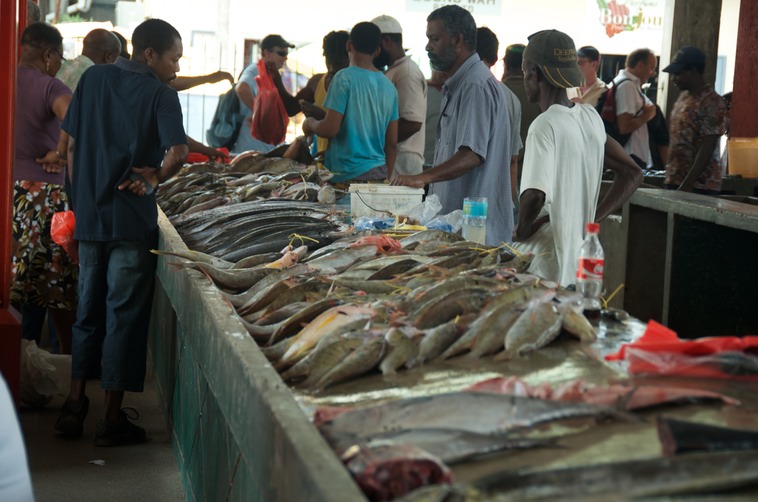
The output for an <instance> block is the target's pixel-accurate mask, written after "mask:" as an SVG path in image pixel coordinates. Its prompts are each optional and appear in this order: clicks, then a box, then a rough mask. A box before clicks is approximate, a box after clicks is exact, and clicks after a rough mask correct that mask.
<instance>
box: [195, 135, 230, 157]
mask: <svg viewBox="0 0 758 502" xmlns="http://www.w3.org/2000/svg"><path fill="white" fill-rule="evenodd" d="M187 142H188V143H189V151H190V152H195V153H200V154H202V155H205V156H206V157H208V158H209V159H217V158H219V157H222V158H224V159H227V158H228V156H227V155H225V154H224V153H223V152H220V151H219V150H216V149H215V148H211V147H209V146H206V145H204V144H202V143H200V142H199V141H197V140H195V139H192V138H190V137H189V136H187Z"/></svg>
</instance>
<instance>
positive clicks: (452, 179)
mask: <svg viewBox="0 0 758 502" xmlns="http://www.w3.org/2000/svg"><path fill="white" fill-rule="evenodd" d="M426 20H427V27H426V38H427V39H428V40H429V43H428V44H427V45H426V51H427V53H428V54H429V61H430V62H431V64H432V68H433V69H434V70H438V71H442V72H446V73H447V75H448V76H447V80H445V83H444V84H443V86H442V91H443V94H442V104H441V106H440V112H441V115H440V121H439V124H438V125H437V134H436V141H437V144H436V147H435V153H434V167H432V168H429V169H427V170H425V171H424V172H423V173H421V174H417V175H413V176H397V177H395V178H394V179H393V180H392V183H393V184H395V185H405V186H410V187H415V188H421V187H423V186H424V185H426V184H431V185H430V187H429V193H430V194H437V196H438V197H439V198H440V202H441V203H442V213H443V214H447V213H450V212H451V211H454V210H456V209H462V208H463V199H464V198H465V197H486V198H487V236H486V241H485V242H486V244H488V245H491V246H499V245H501V243H503V242H510V241H511V239H512V237H513V204H512V203H511V197H510V194H511V179H510V171H509V168H508V166H509V164H510V159H511V145H510V136H511V129H510V119H509V115H508V105H507V102H506V98H505V93H504V91H503V88H502V86H501V84H500V82H498V80H497V79H496V78H495V76H494V75H493V74H492V72H490V70H489V68H487V66H486V65H485V64H484V63H483V62H482V60H481V58H480V57H479V55H478V54H477V52H476V22H475V21H474V18H473V16H472V15H471V13H470V12H469V11H467V10H466V9H464V8H462V7H459V6H457V5H446V6H444V7H440V8H439V9H437V10H434V11H433V12H432V13H431V14H429V17H427V18H426Z"/></svg>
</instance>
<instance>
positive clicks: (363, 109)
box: [303, 22, 398, 182]
mask: <svg viewBox="0 0 758 502" xmlns="http://www.w3.org/2000/svg"><path fill="white" fill-rule="evenodd" d="M381 36H382V35H381V32H380V31H379V27H378V26H376V25H375V24H373V23H366V22H364V23H358V24H356V25H355V26H354V27H353V29H352V30H351V31H350V39H349V40H348V42H347V53H348V57H349V58H350V66H348V67H347V68H345V69H344V70H340V71H338V72H337V74H336V75H335V76H334V78H332V81H331V83H330V84H329V92H328V93H327V95H326V100H324V107H325V108H326V117H324V118H323V119H322V120H316V119H315V118H313V117H308V118H307V119H305V121H304V122H303V132H304V133H305V134H307V135H309V134H314V133H315V134H316V135H317V136H318V137H320V138H331V140H330V141H329V148H328V149H327V150H326V157H325V158H324V165H325V166H326V167H327V169H329V170H330V171H332V172H333V173H334V178H332V181H335V182H344V181H348V180H353V181H370V180H381V179H388V178H389V177H390V176H392V169H393V168H394V167H395V158H396V156H397V121H398V109H397V90H396V89H395V86H394V85H392V82H390V80H389V79H388V78H387V77H385V76H384V74H382V72H380V71H379V70H377V69H376V67H374V58H375V57H376V56H377V55H378V54H379V49H380V47H379V45H380V43H381Z"/></svg>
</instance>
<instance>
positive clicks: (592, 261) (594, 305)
mask: <svg viewBox="0 0 758 502" xmlns="http://www.w3.org/2000/svg"><path fill="white" fill-rule="evenodd" d="M585 229H586V231H587V236H586V237H585V238H584V242H583V243H582V247H581V248H579V266H578V267H577V269H576V290H577V291H579V292H580V293H581V294H582V296H583V297H584V300H583V301H584V315H585V316H587V317H588V318H597V317H599V316H600V308H601V304H600V293H601V292H602V290H603V267H604V265H605V255H604V254H603V246H601V245H600V240H599V239H598V237H597V233H598V231H599V230H600V225H598V224H597V223H587V225H586V227H585Z"/></svg>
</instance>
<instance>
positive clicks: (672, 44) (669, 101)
mask: <svg viewBox="0 0 758 502" xmlns="http://www.w3.org/2000/svg"><path fill="white" fill-rule="evenodd" d="M749 3H754V1H753V0H742V8H743V9H744V8H745V5H746V4H749ZM754 7H755V6H754ZM754 10H755V9H754ZM741 17H742V14H741V13H740V18H741ZM720 19H721V0H698V1H697V2H692V1H687V0H666V8H665V12H664V18H663V23H664V26H663V48H662V50H661V66H660V68H659V73H660V76H659V80H658V85H659V92H658V105H659V106H660V107H661V109H662V110H663V113H664V114H665V115H666V117H668V116H669V111H670V110H672V109H673V107H674V103H675V102H676V98H678V97H679V89H677V87H676V86H675V85H673V84H672V85H669V78H668V74H667V73H662V72H660V70H661V69H663V68H665V67H666V66H668V64H669V63H670V62H671V60H672V59H674V56H675V55H676V53H677V52H678V51H679V49H681V48H682V47H684V46H685V45H694V46H695V47H698V48H699V49H700V50H702V51H703V52H705V61H706V63H705V81H706V83H707V84H708V85H713V83H714V82H715V80H716V59H717V56H718V40H719V25H720V22H719V21H720ZM740 23H742V21H741V20H740ZM753 33H755V32H753ZM746 37H747V34H746ZM738 45H739V44H738ZM737 57H738V60H739V52H738V56H737Z"/></svg>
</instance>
